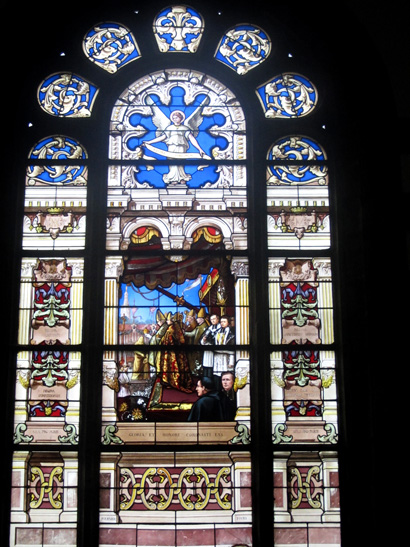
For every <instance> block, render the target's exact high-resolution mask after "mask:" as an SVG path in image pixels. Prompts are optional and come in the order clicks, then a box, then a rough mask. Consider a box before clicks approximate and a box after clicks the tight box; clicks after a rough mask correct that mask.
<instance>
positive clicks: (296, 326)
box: [268, 257, 334, 345]
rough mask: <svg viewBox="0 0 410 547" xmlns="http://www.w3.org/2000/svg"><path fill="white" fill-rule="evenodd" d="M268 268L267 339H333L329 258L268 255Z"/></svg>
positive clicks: (303, 341) (318, 341) (325, 341)
mask: <svg viewBox="0 0 410 547" xmlns="http://www.w3.org/2000/svg"><path fill="white" fill-rule="evenodd" d="M268 271H269V315H270V321H269V325H270V340H271V343H272V344H292V345H299V344H331V343H333V341H334V327H333V294H332V272H331V261H330V258H327V257H320V258H270V259H269V265H268Z"/></svg>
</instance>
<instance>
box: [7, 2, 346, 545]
mask: <svg viewBox="0 0 410 547" xmlns="http://www.w3.org/2000/svg"><path fill="white" fill-rule="evenodd" d="M154 8H155V9H154ZM154 13H155V15H154ZM149 14H150V16H149V17H148V15H147V14H145V15H143V16H142V17H140V18H139V19H133V18H132V17H125V16H124V20H121V19H120V18H119V19H114V18H112V19H111V18H110V19H109V20H108V21H106V22H105V21H103V22H98V21H99V20H100V21H101V20H102V19H100V18H99V17H98V15H99V14H98V13H96V14H95V15H96V22H95V24H93V25H92V26H91V24H90V25H86V29H85V31H84V32H83V33H82V36H83V37H84V38H83V41H82V42H81V41H80V42H79V44H78V47H79V49H81V48H82V50H81V61H80V62H79V67H78V73H77V72H75V73H74V72H72V70H74V69H75V66H74V65H73V66H72V67H71V68H70V69H67V66H66V65H67V63H65V62H64V61H63V60H61V65H62V68H61V70H58V71H56V72H53V73H52V74H51V75H49V76H47V77H46V78H43V80H42V83H41V84H40V86H38V88H37V96H34V98H32V100H33V102H34V104H35V106H36V108H38V106H40V110H41V115H42V116H45V117H46V118H48V121H50V120H52V123H50V126H49V127H50V130H49V131H48V130H47V131H46V130H45V129H44V134H42V136H40V135H38V137H37V138H36V139H33V141H32V142H31V143H30V148H29V152H28V156H27V154H26V156H27V157H26V165H25V178H24V181H22V184H23V187H24V189H23V194H24V195H23V203H24V205H23V207H22V217H23V218H22V224H23V228H22V234H21V236H22V237H21V241H20V247H21V251H22V255H21V256H20V258H21V260H20V263H19V283H20V291H19V306H18V316H19V317H18V329H17V343H16V351H15V354H14V355H13V358H14V384H15V389H14V394H13V403H14V406H13V417H14V420H13V446H14V452H13V455H12V458H11V460H12V461H11V467H12V469H13V475H12V476H13V478H12V496H11V511H10V515H11V516H10V520H11V532H10V545H13V546H18V545H24V544H27V543H30V544H32V545H39V546H40V545H41V546H45V545H47V544H50V543H53V542H54V543H57V544H72V545H74V544H77V543H78V544H81V542H82V541H83V540H84V537H85V536H86V534H87V533H91V535H92V537H93V541H94V543H95V544H99V545H112V544H117V545H135V546H141V547H142V546H145V545H153V544H156V545H164V546H165V545H166V546H174V547H177V546H178V547H179V546H180V545H198V546H199V545H209V546H211V547H217V546H226V545H229V546H235V545H236V546H239V545H240V546H245V545H246V546H248V547H249V546H251V545H256V544H257V543H256V539H255V538H257V537H260V536H261V532H263V534H264V537H266V538H268V539H267V540H266V541H267V542H268V543H269V544H270V543H272V541H273V542H274V544H277V545H289V544H290V543H291V542H292V544H293V543H298V544H303V545H306V546H307V547H313V546H314V545H316V544H319V543H320V544H332V545H340V504H339V471H338V468H339V455H338V447H339V445H338V443H339V436H340V432H339V422H340V420H339V410H338V400H337V386H338V383H337V382H338V381H339V376H338V372H339V369H338V352H337V344H335V343H336V342H337V331H336V329H335V326H334V321H335V317H334V316H335V313H334V291H335V290H336V289H335V287H336V288H337V285H336V284H335V282H334V276H333V275H332V268H333V258H334V252H333V233H332V232H331V226H330V218H331V201H332V192H333V179H332V177H331V176H330V174H329V162H330V159H329V158H328V154H327V151H326V147H325V146H323V145H322V143H321V142H319V139H318V138H317V131H315V132H313V133H314V134H311V132H310V126H309V125H308V124H306V123H305V124H303V123H304V122H305V121H306V120H305V118H311V119H314V116H315V114H316V112H317V109H316V106H317V105H318V104H319V103H318V101H319V95H318V91H317V89H316V86H315V85H314V84H313V83H312V82H311V80H310V77H309V76H302V75H300V74H299V73H297V72H295V71H294V70H293V69H292V67H291V66H289V71H285V70H284V71H283V72H281V73H280V75H279V76H278V75H276V76H272V74H277V73H276V72H275V71H274V70H273V69H272V67H273V66H274V60H275V53H274V52H273V51H272V41H271V40H273V42H274V43H275V48H276V37H275V34H274V30H273V28H270V25H269V24H268V21H267V22H266V23H267V26H266V30H267V31H265V30H263V29H262V28H261V27H260V26H259V25H257V24H255V23H253V22H252V17H251V16H252V14H251V13H250V14H249V19H248V21H249V22H248V23H243V22H241V21H240V20H236V19H235V17H228V18H227V19H226V20H223V19H222V21H223V22H224V24H225V23H226V24H225V26H224V29H223V31H222V32H220V29H221V26H220V25H219V26H218V33H215V32H213V31H212V32H211V31H209V32H208V29H210V28H212V23H213V19H212V17H210V16H209V15H208V18H207V17H206V16H205V15H202V14H200V12H199V11H197V8H196V7H195V6H193V7H189V6H184V5H174V6H170V7H166V6H162V5H159V4H158V3H157V2H154V6H153V7H152V12H151V11H150V12H149ZM129 15H130V14H129ZM135 15H136V14H135V13H134V16H135ZM113 20H116V21H117V22H115V23H113V22H111V21H113ZM220 21H221V20H220ZM87 29H88V30H87ZM212 30H214V29H212ZM268 32H269V34H268ZM271 36H272V39H271ZM218 40H219V41H218ZM189 53H195V55H189ZM145 59H147V61H146V60H145ZM194 59H199V62H198V65H196V64H195V65H193V64H192V63H193V60H194ZM272 59H273V60H272ZM137 60H138V62H134V61H137ZM88 61H90V62H88ZM281 64H283V59H282V60H281ZM264 67H266V68H264ZM99 68H102V69H103V70H98V69H99ZM228 68H229V69H231V70H228ZM284 68H285V67H284ZM120 69H121V70H120ZM253 69H255V70H253ZM279 70H280V69H279ZM306 70H307V71H308V67H306ZM278 72H279V71H278ZM80 73H81V74H82V75H81V76H80V75H79V74H80ZM92 81H96V82H98V85H95V84H93V83H91V82H92ZM321 97H322V96H321ZM261 106H262V108H261ZM47 114H48V115H51V116H47ZM308 115H309V116H308ZM60 124H61V127H60ZM299 124H302V125H299ZM259 126H260V127H261V128H263V131H262V130H261V132H260V134H259ZM46 127H48V126H47V125H46V124H45V128H46ZM60 131H61V132H60ZM332 222H333V216H332ZM257 234H262V237H261V238H260V239H258V238H257ZM259 314H260V315H259ZM264 318H266V321H264ZM261 439H262V440H263V446H262V443H261ZM84 477H86V480H85V481H84ZM85 482H86V483H87V484H85ZM261 486H263V488H262V489H261ZM272 493H273V496H272ZM94 496H95V499H97V498H98V500H99V502H95V500H93V499H92V498H93V497H94ZM94 502H95V503H94ZM88 509H90V516H89V518H88V511H87V510H88ZM86 513H87V517H85V515H86ZM272 538H273V539H272Z"/></svg>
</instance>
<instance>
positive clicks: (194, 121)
mask: <svg viewBox="0 0 410 547" xmlns="http://www.w3.org/2000/svg"><path fill="white" fill-rule="evenodd" d="M209 101H210V98H209V96H208V95H207V96H206V97H205V99H204V100H203V101H202V102H201V104H200V105H199V106H198V108H197V109H196V110H194V112H192V114H191V115H190V116H189V117H188V118H186V120H185V122H184V125H186V126H188V127H189V129H191V131H192V133H193V134H194V136H195V137H196V136H197V134H198V127H199V126H200V125H201V123H202V121H203V119H204V118H203V115H202V111H203V109H204V108H205V106H207V105H208V104H209Z"/></svg>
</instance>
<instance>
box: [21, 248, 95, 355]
mask: <svg viewBox="0 0 410 547" xmlns="http://www.w3.org/2000/svg"><path fill="white" fill-rule="evenodd" d="M83 277H84V259H82V258H69V259H65V258H35V257H33V258H23V259H22V263H21V277H20V304H19V331H18V343H19V344H30V345H32V346H36V345H40V346H46V345H48V346H49V345H63V346H66V345H70V344H79V343H80V342H81V340H82V317H83V309H82V304H83Z"/></svg>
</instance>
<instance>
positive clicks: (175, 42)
mask: <svg viewBox="0 0 410 547" xmlns="http://www.w3.org/2000/svg"><path fill="white" fill-rule="evenodd" d="M153 31H154V35H155V39H156V41H157V44H158V47H159V50H160V51H161V52H162V53H164V52H169V51H174V52H175V51H177V52H185V53H195V52H196V51H197V49H198V46H199V43H200V41H201V38H202V33H203V31H204V20H203V18H202V16H201V15H200V14H199V13H198V12H197V11H196V10H194V9H193V8H191V7H189V6H179V5H178V6H171V7H168V8H166V9H163V10H162V11H161V12H160V13H159V14H158V15H157V17H156V18H155V21H154V25H153Z"/></svg>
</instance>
